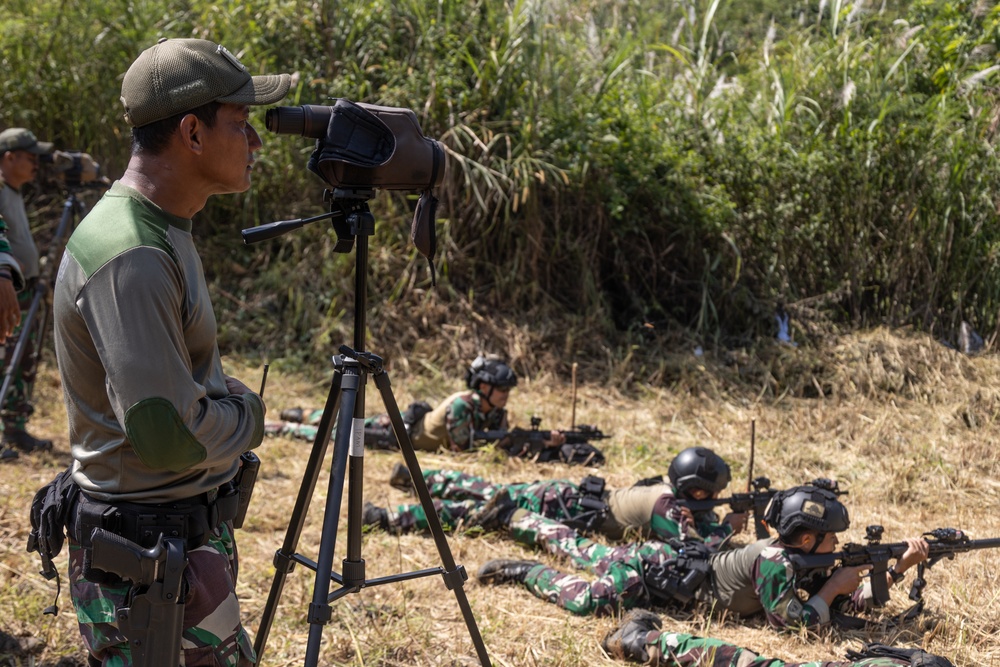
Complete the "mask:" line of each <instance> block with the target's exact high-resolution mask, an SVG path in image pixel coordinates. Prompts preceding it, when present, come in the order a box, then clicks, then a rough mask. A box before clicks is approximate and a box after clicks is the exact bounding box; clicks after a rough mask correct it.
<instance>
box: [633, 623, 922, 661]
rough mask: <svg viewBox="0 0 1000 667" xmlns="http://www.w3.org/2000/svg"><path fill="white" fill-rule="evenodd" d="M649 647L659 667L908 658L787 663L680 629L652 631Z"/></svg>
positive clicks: (879, 659)
mask: <svg viewBox="0 0 1000 667" xmlns="http://www.w3.org/2000/svg"><path fill="white" fill-rule="evenodd" d="M646 646H647V647H649V648H652V649H654V650H656V651H658V652H659V654H660V659H659V661H658V662H655V663H654V664H656V665H658V666H659V667H900V666H902V665H906V666H908V665H909V664H910V662H909V661H908V660H902V659H897V658H865V659H863V660H859V661H857V662H847V661H837V662H827V661H817V662H784V661H782V660H778V659H777V658H764V657H760V656H758V655H757V654H756V653H754V652H753V651H751V650H749V649H745V648H740V647H738V646H736V645H734V644H730V643H728V642H724V641H721V640H719V639H712V638H709V637H696V636H694V635H689V634H684V633H680V632H661V631H659V630H654V631H651V632H650V633H649V634H648V635H647V636H646Z"/></svg>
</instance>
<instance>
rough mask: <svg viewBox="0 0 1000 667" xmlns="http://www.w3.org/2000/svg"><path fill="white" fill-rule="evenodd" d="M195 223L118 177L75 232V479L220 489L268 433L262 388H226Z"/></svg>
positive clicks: (147, 490) (106, 490) (66, 263)
mask: <svg viewBox="0 0 1000 667" xmlns="http://www.w3.org/2000/svg"><path fill="white" fill-rule="evenodd" d="M191 227H192V222H191V220H188V219H184V218H178V217H175V216H173V215H170V214H168V213H166V212H165V211H163V210H162V209H160V208H159V207H157V206H156V205H155V204H153V203H152V202H151V201H149V200H148V199H146V198H145V197H143V196H142V195H141V194H139V193H138V192H137V191H135V190H133V189H131V188H128V187H126V186H124V185H122V184H121V183H118V182H116V183H115V184H114V185H113V186H112V187H111V189H110V190H109V191H108V192H107V193H106V194H105V195H104V197H103V198H102V199H101V201H100V202H98V204H97V205H96V206H95V207H94V208H93V210H92V211H91V212H90V214H88V215H87V217H86V218H84V220H83V221H82V222H80V224H79V225H78V226H77V228H76V230H75V231H74V232H73V235H72V236H71V237H70V239H69V241H68V243H67V246H66V252H65V253H64V255H63V260H62V264H61V265H60V267H59V273H58V277H57V280H56V287H55V296H54V311H55V345H56V355H57V359H58V362H59V372H60V375H61V376H62V383H63V391H64V396H65V400H66V411H67V413H68V417H69V430H70V433H69V436H70V446H71V451H72V454H73V458H74V459H75V463H74V473H73V478H74V480H75V481H76V482H77V483H78V484H79V485H80V486H81V487H82V488H83V490H84V491H87V492H88V493H90V494H91V495H92V496H94V497H95V498H97V499H100V500H127V501H133V502H140V503H150V504H153V503H164V502H170V501H174V500H179V499H183V498H187V497H190V496H194V495H197V494H199V493H203V492H206V491H209V490H211V489H213V488H215V487H217V486H219V485H220V484H222V483H224V482H226V481H228V480H229V479H231V478H232V477H233V475H234V473H235V472H236V469H237V467H238V465H239V456H240V454H241V453H243V452H244V451H246V450H248V449H252V448H254V447H256V446H258V445H259V444H260V442H261V440H262V439H263V436H264V405H263V402H262V401H261V398H260V397H259V396H258V395H257V394H245V395H237V394H230V393H229V390H228V389H227V387H226V376H225V374H224V373H223V370H222V363H221V359H220V357H219V350H218V345H217V341H216V333H217V330H216V320H215V313H214V312H213V310H212V303H211V300H210V298H209V294H208V289H207V286H206V284H205V277H204V272H203V269H202V264H201V259H200V257H199V256H198V252H197V250H196V248H195V244H194V240H193V238H192V236H191Z"/></svg>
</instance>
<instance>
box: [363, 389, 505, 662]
mask: <svg viewBox="0 0 1000 667" xmlns="http://www.w3.org/2000/svg"><path fill="white" fill-rule="evenodd" d="M373 378H374V380H375V386H376V387H378V390H379V393H380V394H381V395H382V403H383V404H384V405H385V409H386V411H387V412H388V413H389V420H390V421H391V422H392V430H393V432H394V433H395V434H396V440H397V441H398V442H399V449H400V451H401V452H402V454H403V460H404V461H406V467H407V468H409V470H410V478H411V479H412V480H413V487H414V489H415V490H416V492H417V497H418V498H419V499H420V504H421V506H423V508H424V513H425V514H426V515H427V527H428V528H429V529H430V532H431V535H433V537H434V543H435V544H436V546H437V550H438V554H439V555H440V556H441V563H442V564H443V565H444V570H445V572H444V575H443V576H444V580H445V585H446V586H447V587H448V588H450V589H451V590H453V591H455V598H456V599H457V601H458V606H459V608H460V609H461V610H462V616H463V617H464V618H465V625H466V626H467V627H468V628H469V636H470V637H471V639H472V643H473V645H474V646H475V647H476V654H477V655H478V656H479V662H480V664H482V665H483V667H489V665H490V657H489V655H488V654H487V653H486V645H485V644H484V643H483V637H482V635H481V634H480V633H479V626H478V625H477V624H476V617H475V616H473V614H472V607H471V606H469V599H468V598H467V597H466V595H465V588H464V585H465V581H466V580H467V579H468V578H469V575H468V573H467V572H466V571H465V567H463V566H456V564H455V559H454V557H453V556H452V554H451V548H450V547H449V546H448V540H447V539H446V538H445V535H444V529H443V528H442V527H441V519H440V518H439V517H438V515H437V511H436V510H435V509H434V500H433V499H432V498H431V493H430V491H429V490H428V489H427V482H425V481H424V476H423V473H422V472H421V471H420V463H419V462H418V461H417V455H416V453H415V452H414V450H413V442H412V441H411V440H410V434H409V433H408V432H407V431H406V425H405V424H403V417H402V415H401V414H400V412H399V405H397V403H396V398H395V397H394V396H393V395H392V387H391V386H390V385H391V383H390V382H389V376H388V375H386V373H385V371H381V370H380V371H378V372H376V373H374V374H373Z"/></svg>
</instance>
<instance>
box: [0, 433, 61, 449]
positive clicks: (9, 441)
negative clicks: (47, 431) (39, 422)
mask: <svg viewBox="0 0 1000 667" xmlns="http://www.w3.org/2000/svg"><path fill="white" fill-rule="evenodd" d="M3 442H4V444H6V445H11V446H13V447H17V448H18V449H20V450H21V451H22V452H25V453H28V454H30V453H32V452H47V451H49V450H50V449H52V441H51V440H46V439H42V438H36V437H35V436H33V435H31V434H30V433H28V432H27V431H24V430H22V429H15V428H11V427H10V426H7V427H5V428H4V432H3Z"/></svg>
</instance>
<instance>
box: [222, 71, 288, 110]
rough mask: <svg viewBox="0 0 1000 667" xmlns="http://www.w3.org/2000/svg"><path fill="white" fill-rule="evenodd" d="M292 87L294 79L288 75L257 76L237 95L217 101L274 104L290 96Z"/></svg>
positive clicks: (236, 93)
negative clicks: (289, 89)
mask: <svg viewBox="0 0 1000 667" xmlns="http://www.w3.org/2000/svg"><path fill="white" fill-rule="evenodd" d="M291 85H292V77H291V76H290V75H288V74H266V75H262V76H255V77H251V78H250V80H249V81H247V82H246V85H244V86H243V87H242V88H240V89H239V90H237V91H236V92H235V93H233V94H231V95H226V96H225V97H219V98H216V101H217V102H225V103H227V104H250V105H259V104H274V103H275V102H277V101H279V100H281V99H282V98H283V97H284V96H285V95H287V94H288V88H289V87H290V86H291Z"/></svg>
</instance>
